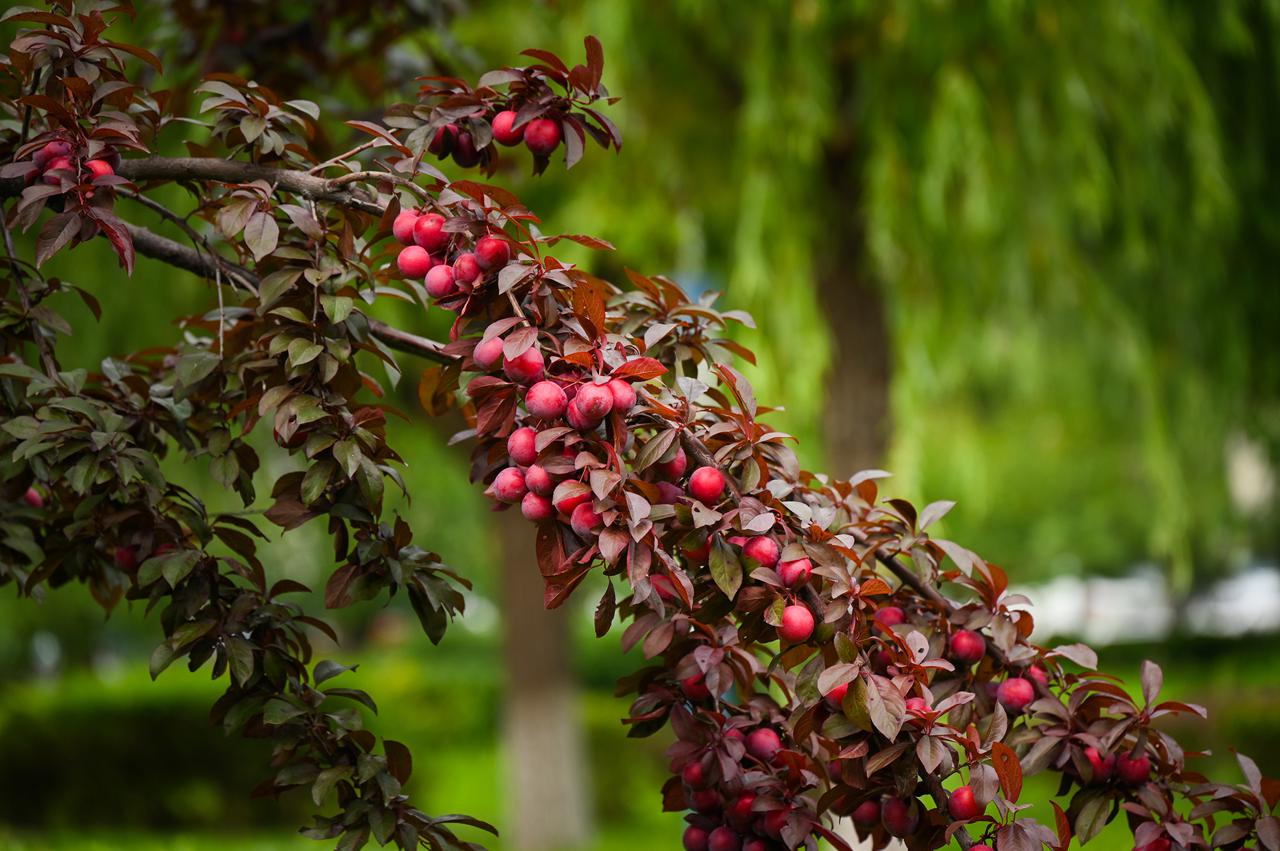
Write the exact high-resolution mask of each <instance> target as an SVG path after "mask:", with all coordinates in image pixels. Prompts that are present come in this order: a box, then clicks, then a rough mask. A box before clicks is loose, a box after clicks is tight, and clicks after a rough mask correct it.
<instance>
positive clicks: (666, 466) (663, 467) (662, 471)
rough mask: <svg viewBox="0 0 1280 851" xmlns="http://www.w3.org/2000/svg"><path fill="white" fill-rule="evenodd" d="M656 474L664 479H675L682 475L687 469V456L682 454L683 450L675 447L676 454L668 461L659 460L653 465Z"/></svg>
mask: <svg viewBox="0 0 1280 851" xmlns="http://www.w3.org/2000/svg"><path fill="white" fill-rule="evenodd" d="M655 466H656V467H657V470H658V475H660V476H662V477H663V478H664V479H670V480H672V481H676V480H677V479H680V478H682V477H683V476H684V473H685V470H687V469H689V456H688V455H685V454H684V450H683V449H681V448H679V447H677V448H676V454H675V456H674V457H672V459H671V460H670V461H660V462H659V463H658V464H656V465H655Z"/></svg>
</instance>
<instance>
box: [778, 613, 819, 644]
mask: <svg viewBox="0 0 1280 851" xmlns="http://www.w3.org/2000/svg"><path fill="white" fill-rule="evenodd" d="M812 635H813V612H811V611H809V607H808V606H802V605H800V604H799V603H793V604H791V605H790V606H787V607H786V608H785V609H783V610H782V625H781V626H779V627H778V637H779V638H781V639H782V640H783V641H787V642H790V643H792V644H799V643H801V642H803V641H808V640H809V637H810V636H812Z"/></svg>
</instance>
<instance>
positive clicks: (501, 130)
mask: <svg viewBox="0 0 1280 851" xmlns="http://www.w3.org/2000/svg"><path fill="white" fill-rule="evenodd" d="M517 120H518V113H517V111H516V110H514V109H504V110H501V111H500V112H498V113H496V114H495V115H494V116H493V117H492V118H491V119H490V120H489V127H490V129H491V131H492V136H493V141H495V142H497V143H498V144H499V145H503V146H505V147H508V148H514V147H515V146H517V145H519V144H521V143H523V144H524V146H525V147H526V148H528V149H529V151H530V152H531V153H532V154H533V155H534V156H535V157H541V158H545V157H549V156H551V154H552V153H553V152H554V151H555V149H556V148H558V147H560V142H561V140H562V139H563V138H564V131H562V130H561V129H560V122H559V121H557V120H556V119H554V118H547V117H545V116H543V117H539V118H534V119H531V120H528V121H525V122H523V123H517ZM427 150H428V151H430V152H431V153H432V154H435V155H436V156H437V157H439V158H440V159H442V160H443V159H445V158H447V157H453V161H454V162H456V163H457V164H458V165H460V166H462V167H463V168H472V167H474V166H477V165H479V164H480V162H481V161H482V160H483V159H484V149H483V148H482V147H478V146H477V145H476V139H475V136H473V135H472V133H471V131H470V130H467V129H465V127H463V126H459V125H458V124H453V123H450V124H446V125H444V126H443V127H441V128H439V129H438V130H436V132H435V135H434V136H432V137H431V143H430V144H429V145H428V146H427Z"/></svg>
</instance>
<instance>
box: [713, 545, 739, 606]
mask: <svg viewBox="0 0 1280 851" xmlns="http://www.w3.org/2000/svg"><path fill="white" fill-rule="evenodd" d="M710 565H711V578H712V579H714V580H715V583H716V585H717V586H718V587H719V588H720V590H721V591H723V592H724V595H725V596H726V597H728V598H729V599H730V600H732V599H733V598H734V597H735V596H737V594H738V589H739V588H741V587H742V562H740V561H738V554H737V553H736V552H735V551H734V549H733V548H732V547H731V546H729V545H728V544H727V543H725V542H724V540H723V539H721V537H720V536H719V535H716V536H715V537H714V539H713V543H712V547H711V559H710Z"/></svg>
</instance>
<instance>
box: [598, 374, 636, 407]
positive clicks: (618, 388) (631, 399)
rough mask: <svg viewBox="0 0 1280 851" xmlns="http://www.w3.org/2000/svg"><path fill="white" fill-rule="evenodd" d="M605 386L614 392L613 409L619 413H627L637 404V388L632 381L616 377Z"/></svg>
mask: <svg viewBox="0 0 1280 851" xmlns="http://www.w3.org/2000/svg"><path fill="white" fill-rule="evenodd" d="M605 386H606V387H608V388H609V392H610V393H612V394H613V409H614V410H615V411H617V412H618V413H620V414H625V413H627V411H630V410H631V409H632V408H634V407H635V406H636V388H634V387H632V386H631V383H630V382H628V381H623V380H622V379H621V378H614V379H612V380H610V381H609V383H608V384H607V385H605Z"/></svg>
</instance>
